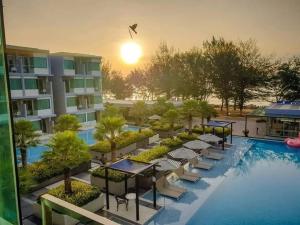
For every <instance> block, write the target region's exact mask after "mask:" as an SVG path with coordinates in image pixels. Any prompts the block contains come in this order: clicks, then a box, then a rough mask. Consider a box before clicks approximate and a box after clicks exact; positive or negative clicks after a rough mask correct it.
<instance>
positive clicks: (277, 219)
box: [145, 139, 300, 225]
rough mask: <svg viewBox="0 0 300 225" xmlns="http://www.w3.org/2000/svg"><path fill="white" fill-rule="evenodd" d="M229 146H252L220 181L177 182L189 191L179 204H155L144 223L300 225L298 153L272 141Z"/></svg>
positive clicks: (239, 143) (212, 178) (166, 200)
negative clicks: (161, 206) (155, 209)
mask: <svg viewBox="0 0 300 225" xmlns="http://www.w3.org/2000/svg"><path fill="white" fill-rule="evenodd" d="M234 141H235V142H236V143H237V145H240V146H241V145H245V144H250V145H252V146H251V147H250V149H249V151H247V152H246V154H245V155H244V157H243V158H242V159H241V160H239V162H238V163H237V165H236V166H235V167H234V168H233V169H229V170H227V171H224V172H225V175H224V176H223V178H222V181H220V182H218V181H216V180H217V179H219V180H221V177H222V176H210V175H209V174H210V172H207V173H204V172H203V173H202V174H203V176H204V177H205V178H203V179H201V180H202V181H201V180H200V181H199V182H197V183H195V184H191V183H186V182H177V183H176V184H177V185H181V186H183V187H186V188H187V189H188V190H189V192H188V193H187V194H185V195H184V196H183V197H182V199H180V200H178V201H173V200H170V199H167V198H165V199H164V200H161V199H160V200H159V201H160V204H165V210H163V211H162V212H161V213H160V214H159V215H157V216H156V217H155V218H154V219H153V220H152V221H151V222H150V223H149V224H188V225H296V224H297V225H299V224H300V149H298V150H296V149H292V148H289V147H287V146H286V145H285V144H284V143H282V142H276V141H262V140H249V141H247V143H245V142H241V141H240V140H238V139H235V140H234ZM237 148H239V147H238V146H237ZM235 151H236V150H235ZM234 155H236V154H233V156H234ZM225 160H226V159H225ZM228 162H229V161H228ZM228 162H225V163H223V164H228ZM223 164H222V163H221V162H220V164H218V165H215V168H214V169H217V167H220V166H221V167H222V165H223ZM223 166H224V165H223ZM225 167H226V166H224V168H225ZM212 172H213V171H211V173H212ZM206 176H208V177H206ZM213 180H215V182H213ZM214 186H216V188H213V187H214ZM209 189H212V190H211V192H210V193H209ZM205 190H206V191H205ZM151 194H152V193H148V194H146V196H145V198H148V199H150V198H151V197H150V196H151Z"/></svg>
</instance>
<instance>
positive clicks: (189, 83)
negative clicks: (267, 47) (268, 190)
mask: <svg viewBox="0 0 300 225" xmlns="http://www.w3.org/2000/svg"><path fill="white" fill-rule="evenodd" d="M102 74H103V91H104V93H106V94H111V95H112V96H114V97H115V98H117V99H125V98H130V97H131V96H132V94H133V93H139V95H140V96H143V98H144V99H156V98H157V97H158V96H165V97H166V98H167V99H172V98H176V99H181V100H186V99H195V100H199V101H206V100H207V99H208V98H209V97H210V96H215V97H217V98H219V99H220V100H221V102H222V105H221V110H222V109H223V107H224V108H225V109H226V112H227V114H228V111H229V105H233V107H234V109H239V110H240V113H242V110H243V108H244V106H245V104H246V103H247V102H249V101H250V100H267V101H274V100H277V101H278V100H291V101H293V100H296V99H300V57H292V58H290V59H287V60H285V61H283V60H278V59H275V58H274V57H267V56H264V55H263V54H262V53H261V51H260V49H259V48H258V47H257V44H256V42H255V41H253V40H251V39H250V40H246V41H239V42H233V41H229V40H225V39H224V38H215V37H212V39H211V40H207V41H205V42H204V43H203V44H202V46H200V47H194V48H192V49H190V50H187V51H179V50H176V49H175V48H173V47H169V46H168V45H167V44H166V43H161V44H160V45H159V47H158V50H157V51H156V53H155V54H154V55H153V56H152V57H151V60H149V62H148V63H146V65H145V66H144V67H143V68H137V69H135V70H133V71H131V72H130V73H129V74H128V75H127V76H124V75H123V74H122V73H121V72H117V71H114V70H112V68H111V66H110V65H109V63H105V64H104V65H103V67H102Z"/></svg>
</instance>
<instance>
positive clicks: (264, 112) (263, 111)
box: [247, 107, 266, 116]
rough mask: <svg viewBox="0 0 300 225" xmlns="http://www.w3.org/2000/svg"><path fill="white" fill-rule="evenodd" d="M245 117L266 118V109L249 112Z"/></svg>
mask: <svg viewBox="0 0 300 225" xmlns="http://www.w3.org/2000/svg"><path fill="white" fill-rule="evenodd" d="M247 116H266V107H258V108H256V109H254V110H253V111H251V112H249V113H248V114H247Z"/></svg>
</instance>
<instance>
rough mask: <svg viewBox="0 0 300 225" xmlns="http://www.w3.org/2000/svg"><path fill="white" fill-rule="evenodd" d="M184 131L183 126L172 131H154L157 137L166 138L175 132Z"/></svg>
mask: <svg viewBox="0 0 300 225" xmlns="http://www.w3.org/2000/svg"><path fill="white" fill-rule="evenodd" d="M183 131H184V128H180V129H178V130H174V132H172V131H169V130H168V131H159V130H158V131H156V132H157V133H158V134H159V137H160V138H168V137H173V136H175V135H176V134H178V133H180V132H183Z"/></svg>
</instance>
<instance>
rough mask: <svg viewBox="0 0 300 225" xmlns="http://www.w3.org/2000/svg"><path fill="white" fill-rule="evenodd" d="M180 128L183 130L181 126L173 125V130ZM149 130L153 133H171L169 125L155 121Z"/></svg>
mask: <svg viewBox="0 0 300 225" xmlns="http://www.w3.org/2000/svg"><path fill="white" fill-rule="evenodd" d="M181 128H183V125H180V124H175V125H174V130H178V129H181ZM151 129H152V130H154V131H171V125H170V124H169V123H166V122H161V121H155V122H153V124H152V126H151Z"/></svg>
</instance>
